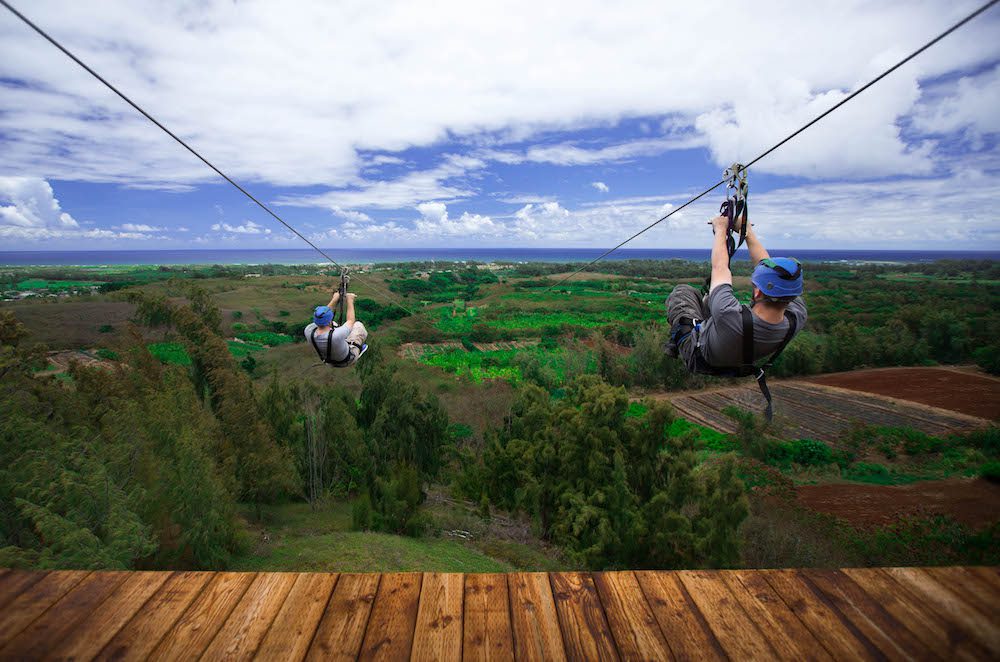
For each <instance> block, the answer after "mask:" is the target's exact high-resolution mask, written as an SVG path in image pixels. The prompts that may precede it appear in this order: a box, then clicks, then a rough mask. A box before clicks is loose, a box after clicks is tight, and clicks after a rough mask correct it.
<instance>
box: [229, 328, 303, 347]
mask: <svg viewBox="0 0 1000 662" xmlns="http://www.w3.org/2000/svg"><path fill="white" fill-rule="evenodd" d="M236 337H237V338H239V339H240V340H246V341H249V342H253V343H258V344H261V345H268V346H270V347H277V346H279V345H285V344H288V343H292V342H295V339H294V338H292V337H291V336H287V335H284V334H282V333H275V332H273V331H253V332H250V333H241V334H239V335H238V336H236Z"/></svg>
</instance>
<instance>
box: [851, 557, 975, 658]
mask: <svg viewBox="0 0 1000 662" xmlns="http://www.w3.org/2000/svg"><path fill="white" fill-rule="evenodd" d="M844 574H846V575H847V576H848V577H850V578H851V579H853V580H854V582H855V583H856V584H857V585H858V586H860V587H861V588H862V590H864V591H865V593H868V594H869V595H871V596H872V598H874V599H875V600H876V601H877V602H878V603H879V604H880V605H882V608H883V609H885V610H886V611H888V612H889V613H890V614H892V615H893V616H894V617H896V620H898V621H900V622H901V623H906V624H907V627H909V628H910V630H911V631H912V632H913V634H914V635H916V636H917V637H919V638H920V641H921V642H923V644H924V645H925V646H927V649H928V650H929V651H931V652H932V653H933V654H934V655H936V656H937V657H939V658H942V659H944V658H958V659H960V660H978V659H983V658H985V657H986V654H987V650H986V648H985V647H983V646H982V645H981V644H980V643H979V642H977V641H976V640H975V639H972V638H971V637H970V636H969V635H968V634H966V633H965V632H964V631H962V630H960V629H958V628H955V627H954V626H952V624H951V623H949V622H948V621H946V620H944V619H942V618H940V617H938V615H937V614H935V613H934V611H933V610H932V609H931V608H929V607H928V605H927V604H926V601H925V600H923V599H922V598H921V599H918V598H917V597H916V596H915V595H914V594H913V593H911V592H910V590H909V589H907V588H906V587H905V586H903V585H902V584H900V583H899V582H897V581H895V580H893V579H892V577H890V576H888V575H887V574H886V573H884V572H882V570H880V569H878V568H862V569H847V570H844Z"/></svg>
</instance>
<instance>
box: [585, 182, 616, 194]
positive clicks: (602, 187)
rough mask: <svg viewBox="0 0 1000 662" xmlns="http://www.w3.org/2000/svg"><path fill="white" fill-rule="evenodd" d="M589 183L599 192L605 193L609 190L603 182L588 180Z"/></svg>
mask: <svg viewBox="0 0 1000 662" xmlns="http://www.w3.org/2000/svg"><path fill="white" fill-rule="evenodd" d="M590 185H591V186H593V187H594V188H596V189H597V190H598V191H600V192H601V193H607V192H608V191H610V190H611V189H609V188H608V185H607V184H605V183H604V182H590Z"/></svg>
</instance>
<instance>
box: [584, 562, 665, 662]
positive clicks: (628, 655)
mask: <svg viewBox="0 0 1000 662" xmlns="http://www.w3.org/2000/svg"><path fill="white" fill-rule="evenodd" d="M592 576H593V578H594V585H595V586H596V587H597V593H598V595H600V596H601V604H602V605H604V615H605V616H606V617H607V619H608V626H610V628H611V634H612V636H614V638H615V644H616V645H617V646H618V653H619V655H620V656H621V657H622V658H623V659H626V660H670V659H674V655H673V652H672V651H671V650H670V646H669V645H668V644H667V641H666V639H664V638H663V633H662V632H661V631H660V624H659V623H657V621H656V617H655V616H653V611H652V610H651V609H650V608H649V604H648V603H647V602H646V596H645V595H643V592H642V588H641V587H640V586H639V581H638V580H637V579H636V578H635V574H633V573H632V572H628V571H626V572H596V573H594V574H593V575H592Z"/></svg>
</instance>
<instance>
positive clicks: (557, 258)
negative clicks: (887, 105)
mask: <svg viewBox="0 0 1000 662" xmlns="http://www.w3.org/2000/svg"><path fill="white" fill-rule="evenodd" d="M324 250H325V251H326V252H327V254H329V255H330V257H332V258H333V259H334V260H337V262H339V263H341V264H374V263H380V262H382V263H386V262H423V261H433V260H439V261H444V262H587V261H589V260H592V259H594V258H596V257H597V256H598V255H600V254H601V253H603V252H604V251H605V250H606V249H601V248H411V249H405V248H400V249H376V248H373V249H349V250H344V249H324ZM771 252H772V254H775V255H793V256H795V257H797V258H798V259H800V260H802V261H803V262H844V263H873V262H887V263H919V262H933V261H935V260H946V259H947V260H959V259H978V260H998V259H1000V251H883V250H795V249H776V250H773V251H771ZM709 257H710V252H709V250H708V249H701V248H680V249H677V248H674V249H671V248H623V249H620V250H618V251H616V252H614V253H612V254H611V255H609V256H608V257H607V258H605V259H606V260H672V259H680V260H692V261H696V262H704V261H707V260H708V259H709ZM735 259H736V260H740V259H743V260H745V259H747V257H746V252H745V251H742V250H741V251H739V252H738V253H737V254H736V257H735ZM322 262H325V260H324V259H323V257H322V256H321V255H319V254H318V253H316V252H315V251H313V250H311V249H308V248H306V249H285V250H271V249H252V250H247V249H230V250H142V251H128V250H121V251H0V266H43V265H44V266H102V265H148V264H317V263H322Z"/></svg>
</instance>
